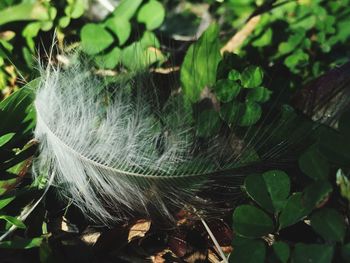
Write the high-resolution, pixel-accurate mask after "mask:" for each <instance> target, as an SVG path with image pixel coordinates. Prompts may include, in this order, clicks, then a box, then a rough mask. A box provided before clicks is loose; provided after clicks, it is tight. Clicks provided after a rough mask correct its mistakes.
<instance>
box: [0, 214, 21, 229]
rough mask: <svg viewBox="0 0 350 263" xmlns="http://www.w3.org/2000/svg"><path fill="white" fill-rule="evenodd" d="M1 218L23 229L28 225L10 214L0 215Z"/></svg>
mask: <svg viewBox="0 0 350 263" xmlns="http://www.w3.org/2000/svg"><path fill="white" fill-rule="evenodd" d="M0 219H3V220H5V221H7V222H9V223H10V224H12V225H14V226H16V227H18V228H22V229H25V228H26V225H25V224H24V223H23V222H22V221H21V220H19V219H18V218H16V217H13V216H8V215H0Z"/></svg>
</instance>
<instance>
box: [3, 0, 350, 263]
mask: <svg viewBox="0 0 350 263" xmlns="http://www.w3.org/2000/svg"><path fill="white" fill-rule="evenodd" d="M111 4H112V5H113V6H115V8H113V11H111V10H109V7H108V6H107V7H106V6H103V5H101V1H88V0H53V1H49V0H40V1H36V0H2V1H1V2H0V91H1V99H2V101H1V102H0V172H1V178H0V229H1V231H2V232H6V230H8V229H9V228H10V227H11V226H12V225H15V226H17V227H18V228H19V229H20V230H19V231H18V232H19V233H20V234H19V235H16V236H15V237H14V238H13V239H11V240H9V241H3V242H0V248H12V249H20V248H23V249H29V248H34V247H40V249H39V251H40V256H39V258H40V261H41V262H53V261H52V260H53V256H52V255H54V252H53V251H52V247H51V245H49V243H48V239H49V234H48V230H47V226H46V223H47V222H46V221H47V218H45V215H44V214H45V209H44V208H43V207H39V208H38V209H37V210H38V211H39V212H38V213H37V216H36V219H34V218H31V217H30V218H29V220H26V221H25V222H22V220H21V213H22V212H23V211H24V210H25V208H26V207H27V206H28V205H29V204H30V203H32V201H33V200H36V199H37V198H38V196H40V193H42V188H43V185H45V182H44V181H43V182H32V180H31V178H30V176H29V175H28V174H27V170H28V169H29V166H30V162H31V158H32V155H33V153H34V152H35V142H33V141H31V132H32V130H33V127H34V125H35V113H34V110H33V106H32V104H31V103H32V99H33V98H32V96H33V89H35V86H36V84H35V80H34V81H33V82H29V83H28V84H27V85H26V86H24V87H22V86H23V83H26V82H27V81H29V80H32V79H35V77H37V75H38V72H37V70H36V67H37V61H36V60H37V59H36V58H37V57H38V56H39V60H40V59H43V58H44V59H46V57H48V56H50V55H51V54H50V49H51V46H52V44H53V42H54V39H57V49H59V50H60V51H62V53H63V55H61V56H58V57H57V58H55V59H54V60H55V62H56V60H57V62H58V63H62V64H67V63H69V60H68V61H67V58H68V56H67V57H66V56H65V55H64V54H65V53H68V54H69V53H70V52H71V51H72V50H76V49H77V50H79V51H80V52H81V53H83V54H84V56H85V57H86V58H87V59H88V60H89V61H91V62H92V67H93V69H94V71H95V72H96V74H100V75H102V76H103V77H106V79H108V80H110V81H113V78H115V77H118V76H119V74H120V73H121V72H122V73H125V72H128V73H130V72H131V73H132V72H135V71H138V70H144V69H145V67H149V68H150V69H151V71H152V72H157V73H159V72H161V74H162V75H171V74H169V72H170V73H172V72H175V73H174V74H175V75H176V76H175V77H176V81H173V80H174V78H175V77H174V76H172V75H171V77H169V79H170V80H169V79H168V81H167V82H166V85H164V84H163V83H162V82H161V80H159V79H156V78H155V81H159V86H161V91H159V94H160V95H159V96H160V97H162V96H165V97H167V96H170V95H169V94H170V93H174V92H176V91H177V90H178V88H179V87H180V86H181V88H182V94H183V98H184V103H185V105H186V107H187V108H186V109H188V111H189V112H190V113H191V114H190V115H191V116H192V117H193V119H194V122H195V123H196V133H197V135H198V136H199V137H200V138H206V139H208V138H209V139H210V138H214V137H215V135H216V134H217V133H230V134H234V140H235V144H234V146H235V147H236V148H237V151H240V153H239V155H238V158H237V162H238V163H239V164H240V165H241V166H243V165H244V164H247V163H252V162H262V163H268V161H271V160H272V161H273V162H280V163H282V164H283V162H284V158H285V155H284V152H287V155H288V156H287V157H288V158H292V157H293V158H294V159H295V160H297V161H295V162H293V164H292V167H289V166H288V167H282V168H278V169H270V167H268V169H267V168H265V169H260V170H259V169H257V170H259V171H258V172H254V173H249V174H248V175H247V176H246V177H245V180H244V183H243V186H242V190H243V192H244V193H245V197H246V199H245V201H244V204H241V205H239V206H237V208H236V209H234V211H233V215H232V228H233V231H234V233H235V237H234V240H233V242H232V246H233V247H234V249H233V252H232V253H231V255H230V257H229V261H230V262H320V263H323V262H350V260H349V258H350V256H349V255H350V230H349V229H350V228H349V220H350V203H349V202H350V183H349V180H350V179H349V176H348V175H349V172H350V165H349V164H350V144H349V142H350V140H349V134H350V129H349V127H350V126H349V123H350V114H349V112H348V111H345V112H342V114H341V118H340V121H339V122H337V123H336V125H332V127H328V126H326V125H315V124H314V122H312V121H310V118H307V117H306V116H302V117H300V115H298V111H297V110H294V109H292V107H290V106H288V105H287V104H291V103H292V102H291V97H292V96H295V94H296V92H298V90H300V89H302V88H303V87H305V84H307V83H309V82H310V81H311V80H314V79H316V78H317V77H319V76H320V75H321V74H323V73H325V72H327V71H329V70H330V69H332V68H334V67H336V66H340V65H342V64H344V63H345V62H347V60H348V58H349V55H350V53H349V52H350V51H349V50H350V41H349V40H350V1H349V0H334V1H321V0H298V1H292V0H277V1H274V0H266V1H263V0H227V1H214V0H206V1H205V0H203V1H194V0H185V1H157V0H144V1H142V0H122V1H111ZM256 16H259V17H260V18H259V20H258V22H257V23H256V24H255V25H254V27H253V28H252V30H251V33H250V34H248V35H244V34H243V38H242V39H243V42H242V44H241V45H239V46H238V47H237V48H235V49H234V50H231V51H232V52H225V53H223V52H221V53H223V54H221V55H220V51H222V50H221V48H222V47H223V46H224V45H225V43H227V42H229V41H230V39H231V38H232V36H234V35H237V34H239V33H240V32H241V31H240V30H242V28H244V26H245V25H247V24H249V22H248V21H249V20H250V19H251V18H252V17H256ZM205 29H206V30H205ZM203 32H204V33H203ZM199 36H200V37H199ZM198 37H199V38H198ZM197 38H198V40H197ZM179 68H180V69H179ZM164 72H166V73H165V74H164ZM348 73H349V72H348ZM156 84H157V83H156ZM329 85H330V86H331V85H332V83H331V81H330V84H329ZM19 87H22V88H19ZM168 93H169V94H168ZM11 94H12V95H11ZM164 94H165V95H164ZM345 95H346V94H345ZM333 103H334V102H333ZM308 117H312V116H308ZM241 140H245V141H246V142H248V143H247V144H246V145H245V146H244V148H243V149H242V147H241ZM301 146H302V147H301ZM289 155H293V156H292V157H290V156H289ZM282 166H283V165H282Z"/></svg>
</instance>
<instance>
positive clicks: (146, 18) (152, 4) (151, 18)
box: [137, 0, 165, 30]
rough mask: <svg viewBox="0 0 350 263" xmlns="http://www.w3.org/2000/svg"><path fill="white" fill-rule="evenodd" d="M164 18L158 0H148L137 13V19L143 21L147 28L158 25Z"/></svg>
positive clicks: (162, 8) (153, 27)
mask: <svg viewBox="0 0 350 263" xmlns="http://www.w3.org/2000/svg"><path fill="white" fill-rule="evenodd" d="M164 18H165V10H164V7H163V5H162V4H161V3H160V2H159V1H155V0H150V1H149V2H148V3H146V4H144V5H143V6H142V7H141V9H140V11H139V12H138V14H137V21H138V22H140V23H145V25H146V28H147V30H154V29H156V28H157V27H159V26H160V25H161V24H162V23H163V21H164Z"/></svg>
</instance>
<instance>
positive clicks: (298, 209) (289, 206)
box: [279, 192, 311, 229]
mask: <svg viewBox="0 0 350 263" xmlns="http://www.w3.org/2000/svg"><path fill="white" fill-rule="evenodd" d="M310 211H311V210H310V209H309V208H307V207H306V206H305V205H304V204H303V200H302V193H300V192H298V193H294V194H293V195H291V196H290V197H289V198H288V201H287V203H286V206H285V207H284V208H283V209H282V211H281V214H280V216H279V229H282V228H285V227H287V226H290V225H293V224H295V223H297V222H298V221H299V220H301V219H302V218H304V217H306V216H307V215H308V214H309V213H310Z"/></svg>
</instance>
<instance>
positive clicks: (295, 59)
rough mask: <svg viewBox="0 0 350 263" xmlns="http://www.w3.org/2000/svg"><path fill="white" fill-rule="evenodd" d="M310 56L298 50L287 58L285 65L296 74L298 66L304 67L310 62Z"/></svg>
mask: <svg viewBox="0 0 350 263" xmlns="http://www.w3.org/2000/svg"><path fill="white" fill-rule="evenodd" d="M308 60H309V55H308V54H306V53H305V52H303V51H302V50H301V49H297V50H296V51H295V52H293V53H292V54H291V55H289V56H288V57H286V59H285V60H284V64H285V65H286V66H287V67H288V68H290V69H291V70H292V72H294V69H295V68H296V67H297V66H300V65H304V64H306V63H307V62H308Z"/></svg>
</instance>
